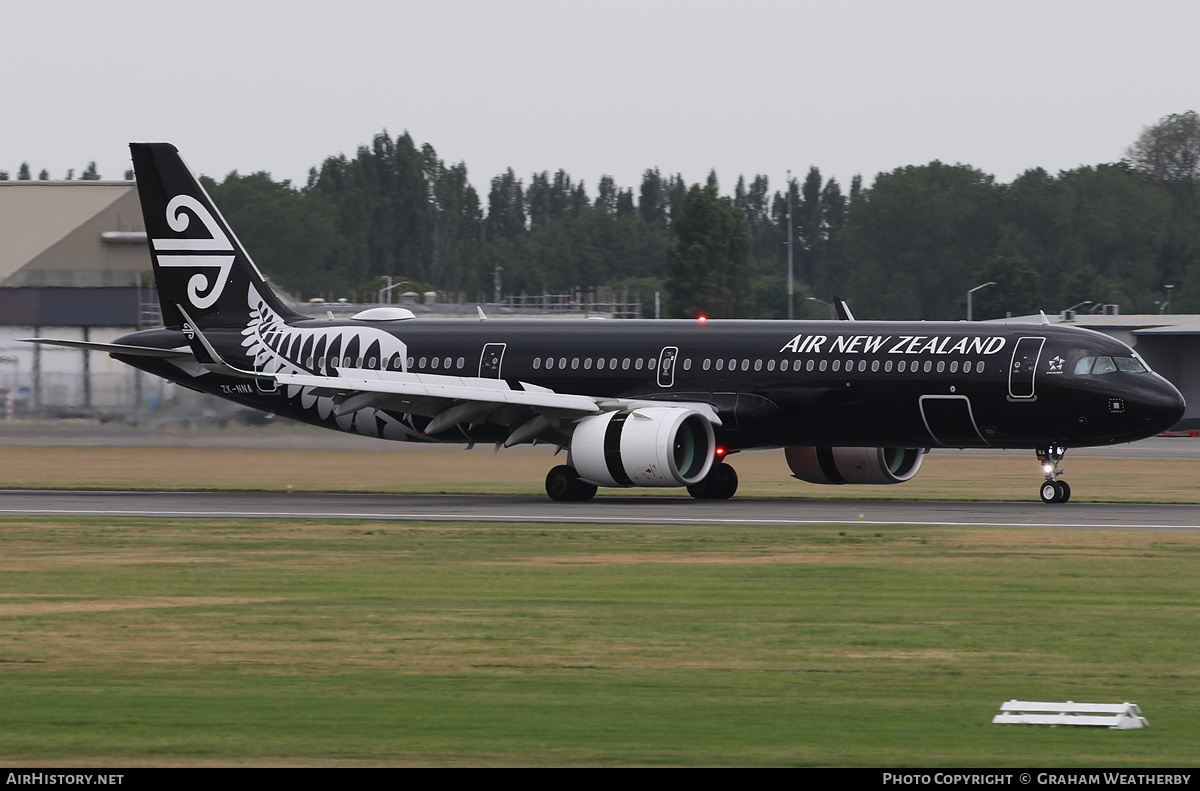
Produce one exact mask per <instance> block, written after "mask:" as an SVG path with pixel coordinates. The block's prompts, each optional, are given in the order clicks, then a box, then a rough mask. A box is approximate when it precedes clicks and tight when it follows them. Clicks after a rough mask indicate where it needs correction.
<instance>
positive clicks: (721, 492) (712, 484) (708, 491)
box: [687, 464, 738, 500]
mask: <svg viewBox="0 0 1200 791" xmlns="http://www.w3.org/2000/svg"><path fill="white" fill-rule="evenodd" d="M737 487H738V477H737V472H735V471H734V469H733V467H730V466H729V465H728V464H714V465H713V466H712V469H710V470H709V471H708V475H705V476H704V477H703V478H701V479H700V482H699V483H694V484H692V485H691V486H689V487H688V488H687V490H688V494H690V495H691V496H692V497H695V498H696V499H697V500H728V499H729V498H730V497H733V495H734V494H735V493H736V492H737Z"/></svg>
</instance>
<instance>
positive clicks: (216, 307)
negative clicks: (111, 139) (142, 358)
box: [129, 143, 302, 328]
mask: <svg viewBox="0 0 1200 791" xmlns="http://www.w3.org/2000/svg"><path fill="white" fill-rule="evenodd" d="M129 150H130V153H131V154H132V156H133V167H134V173H135V174H136V178H137V188H138V197H139V198H140V199H141V203H142V216H143V218H144V219H145V222H146V235H147V236H148V237H149V240H150V257H151V260H152V262H153V266H154V278H155V281H156V282H157V284H158V297H159V302H160V303H161V305H162V316H163V324H165V325H166V326H168V327H183V326H184V325H185V324H187V323H188V320H187V318H185V316H184V312H185V311H186V313H187V314H188V316H190V317H191V319H192V320H193V321H195V322H196V324H197V325H198V327H201V328H216V327H244V326H246V324H247V322H248V321H249V320H250V318H251V312H252V309H253V306H254V305H256V304H257V302H256V301H255V296H254V294H252V293H251V291H254V292H257V297H258V299H260V300H261V301H262V302H263V303H265V304H266V305H267V306H269V307H270V308H271V309H272V310H274V311H275V312H276V313H277V314H279V316H281V317H282V318H284V319H285V320H287V319H293V318H302V317H301V316H300V315H299V314H297V313H295V312H294V311H292V310H291V309H290V308H288V307H287V306H286V305H284V304H283V302H282V300H280V299H279V297H277V296H276V295H275V293H274V292H273V291H272V290H271V287H270V285H269V284H268V283H267V281H266V278H264V277H263V275H262V273H261V272H259V271H258V267H256V266H255V265H254V262H253V261H252V260H251V259H250V256H249V255H248V254H247V253H246V251H245V249H243V248H242V245H241V243H240V242H239V241H238V239H237V237H236V236H234V234H233V231H232V230H231V229H230V227H229V224H228V223H227V222H225V218H224V217H222V216H221V213H220V212H219V211H218V210H217V207H216V206H215V205H214V204H213V202H212V199H211V198H209V196H208V193H207V192H205V191H204V187H203V186H201V184H200V182H199V180H198V179H197V178H196V177H195V175H194V174H193V173H192V172H191V171H190V170H189V169H188V167H187V165H185V164H184V162H183V159H182V158H181V157H180V156H179V151H178V150H177V149H176V148H175V146H173V145H171V144H170V143H130V144H129ZM181 308H182V310H181Z"/></svg>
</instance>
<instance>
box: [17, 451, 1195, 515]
mask: <svg viewBox="0 0 1200 791" xmlns="http://www.w3.org/2000/svg"><path fill="white" fill-rule="evenodd" d="M397 444H398V443H397ZM562 461H563V456H562V455H560V456H559V457H557V459H556V458H555V457H554V456H553V453H552V451H551V450H550V449H549V448H547V447H545V446H543V447H539V448H526V447H522V448H514V449H511V450H505V451H501V452H500V453H499V454H498V455H496V456H493V454H492V451H491V449H490V448H477V449H475V450H473V451H465V450H462V449H458V448H453V447H421V446H416V447H412V446H403V445H399V446H398V447H397V448H396V449H395V450H386V451H378V450H372V451H369V452H353V451H329V450H321V451H304V450H254V449H208V448H130V447H66V448H39V447H9V448H5V449H3V452H0V486H2V487H4V488H95V489H267V490H283V489H286V488H287V487H289V486H291V487H292V488H293V490H294V491H305V490H307V491H332V490H336V491H386V492H480V493H500V494H516V493H521V494H536V493H541V492H544V489H543V481H544V479H545V476H546V471H547V470H549V469H550V468H551V467H552V466H554V465H555V464H561V463H562ZM730 464H731V465H732V466H733V467H734V468H735V469H736V470H737V471H738V475H739V477H740V484H739V488H738V493H739V494H740V495H741V496H754V497H814V498H821V499H828V498H831V497H833V498H836V497H844V498H852V499H871V498H886V499H918V500H919V499H935V500H1023V501H1036V500H1037V496H1038V495H1037V488H1038V484H1039V483H1041V480H1042V477H1041V473H1040V470H1039V468H1038V465H1037V461H1036V459H1035V458H1034V457H1033V454H1032V452H1031V453H1029V454H1027V455H1023V456H1019V457H1017V456H958V455H953V456H950V455H933V456H930V457H928V458H926V460H925V463H924V466H923V467H922V468H921V471H920V473H918V475H917V476H916V478H914V479H913V480H911V481H909V482H908V483H904V484H900V485H896V486H818V485H814V484H808V483H802V482H800V481H797V480H795V479H793V478H792V477H791V471H790V470H788V467H787V463H786V462H785V461H784V458H783V452H782V451H780V450H774V451H753V452H747V453H739V454H736V455H734V456H733V457H731V459H730ZM1062 466H1063V468H1064V470H1065V472H1066V474H1065V476H1064V479H1065V480H1067V481H1069V482H1070V483H1071V487H1072V490H1073V491H1072V496H1071V499H1072V500H1073V501H1079V502H1086V501H1092V502H1166V503H1197V502H1200V486H1197V483H1196V482H1197V481H1200V459H1130V458H1103V457H1087V456H1077V457H1071V456H1068V457H1067V459H1066V460H1065V461H1064V463H1063V465H1062ZM606 493H616V494H620V495H621V496H629V495H631V494H632V495H637V494H646V495H653V496H662V495H663V494H676V495H678V496H681V497H686V496H687V493H686V492H684V491H683V490H682V489H608V490H605V489H601V495H602V496H603V495H604V494H606Z"/></svg>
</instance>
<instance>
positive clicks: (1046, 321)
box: [1038, 310, 1050, 327]
mask: <svg viewBox="0 0 1200 791" xmlns="http://www.w3.org/2000/svg"><path fill="white" fill-rule="evenodd" d="M1038 313H1040V314H1042V326H1043V327H1049V326H1050V319H1049V318H1047V317H1046V311H1044V310H1039V311H1038Z"/></svg>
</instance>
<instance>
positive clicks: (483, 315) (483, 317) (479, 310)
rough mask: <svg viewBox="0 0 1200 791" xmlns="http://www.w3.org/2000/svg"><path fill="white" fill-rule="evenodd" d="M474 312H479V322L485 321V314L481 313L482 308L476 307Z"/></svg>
mask: <svg viewBox="0 0 1200 791" xmlns="http://www.w3.org/2000/svg"><path fill="white" fill-rule="evenodd" d="M475 310H477V311H478V312H479V320H480V321H487V314H486V313H484V312H483V308H481V307H479V306H478V305H476V306H475Z"/></svg>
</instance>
